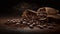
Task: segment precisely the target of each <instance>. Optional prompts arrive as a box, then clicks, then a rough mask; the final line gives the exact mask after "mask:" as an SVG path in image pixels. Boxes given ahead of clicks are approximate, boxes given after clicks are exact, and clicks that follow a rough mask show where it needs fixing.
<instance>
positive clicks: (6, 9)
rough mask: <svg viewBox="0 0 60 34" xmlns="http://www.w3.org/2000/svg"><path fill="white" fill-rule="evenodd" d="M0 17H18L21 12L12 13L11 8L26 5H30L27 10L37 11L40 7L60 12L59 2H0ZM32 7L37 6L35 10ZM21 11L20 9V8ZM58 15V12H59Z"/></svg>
mask: <svg viewBox="0 0 60 34" xmlns="http://www.w3.org/2000/svg"><path fill="white" fill-rule="evenodd" d="M0 2H1V4H0V8H1V10H0V16H10V15H19V14H20V13H21V12H22V11H14V10H13V8H12V7H14V6H17V5H19V4H20V5H21V4H22V3H28V4H30V5H32V6H31V7H29V9H32V10H37V9H38V8H40V7H52V8H55V9H58V10H60V9H59V8H60V1H59V0H0ZM34 6H37V7H36V8H35V7H34ZM20 9H21V8H20ZM59 13H60V12H59Z"/></svg>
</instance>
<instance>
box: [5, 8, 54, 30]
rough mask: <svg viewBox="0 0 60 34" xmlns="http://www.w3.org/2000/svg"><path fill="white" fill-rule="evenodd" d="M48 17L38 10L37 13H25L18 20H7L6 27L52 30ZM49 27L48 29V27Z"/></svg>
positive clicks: (43, 11) (44, 12)
mask: <svg viewBox="0 0 60 34" xmlns="http://www.w3.org/2000/svg"><path fill="white" fill-rule="evenodd" d="M47 21H48V17H47V13H46V11H45V9H44V8H43V9H40V10H39V11H37V12H35V13H34V12H29V11H26V12H24V13H23V16H22V17H21V18H19V19H11V20H7V22H6V23H5V24H6V25H13V26H16V27H29V28H34V27H38V28H40V29H44V28H49V29H53V27H52V26H53V25H52V24H48V23H47ZM48 26H49V27H48Z"/></svg>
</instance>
